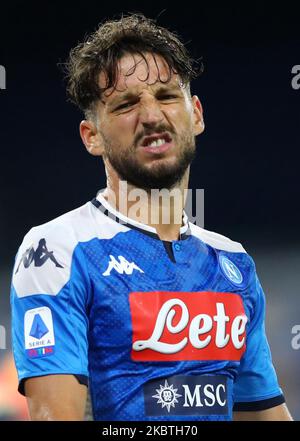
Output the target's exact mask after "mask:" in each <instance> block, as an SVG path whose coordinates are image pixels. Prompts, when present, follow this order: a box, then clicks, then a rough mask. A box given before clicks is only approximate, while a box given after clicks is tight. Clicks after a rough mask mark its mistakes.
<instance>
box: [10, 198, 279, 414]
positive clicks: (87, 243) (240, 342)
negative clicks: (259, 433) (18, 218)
mask: <svg viewBox="0 0 300 441" xmlns="http://www.w3.org/2000/svg"><path fill="white" fill-rule="evenodd" d="M11 306H12V339H13V352H14V357H15V362H16V367H17V370H18V376H19V382H20V391H21V392H22V393H24V392H23V391H24V380H25V379H26V378H30V377H36V376H44V375H51V374H69V375H75V376H76V378H77V379H78V381H80V382H82V383H85V384H88V386H89V388H90V392H91V398H92V406H93V414H94V418H95V419H96V420H119V421H125V420H152V421H153V420H154V421H155V420H165V421H167V420H189V421H193V420H231V419H232V411H233V410H263V409H267V408H270V407H273V406H276V405H279V404H281V403H283V402H284V397H283V395H282V391H281V389H280V387H279V385H278V382H277V378H276V373H275V370H274V367H273V365H272V360H271V354H270V349H269V346H268V342H267V338H266V335H265V327H264V316H265V297H264V293H263V290H262V288H261V285H260V283H259V280H258V277H257V275H256V271H255V265H254V262H253V260H252V258H251V257H250V256H249V255H248V254H247V253H246V252H245V250H244V248H243V247H242V245H241V244H239V243H237V242H233V241H231V240H230V239H228V238H226V237H224V236H222V235H219V234H216V233H213V232H209V231H207V230H204V229H202V228H200V227H198V226H196V225H194V224H191V223H190V222H189V221H188V219H187V216H186V214H185V213H184V217H183V225H182V227H181V229H180V239H179V240H176V241H172V242H167V241H162V240H160V239H159V237H158V235H157V233H156V230H155V228H153V227H150V226H148V225H143V224H140V223H138V222H136V221H133V220H131V219H129V218H127V217H125V216H124V215H122V214H121V213H119V212H116V211H115V210H114V209H113V208H112V207H111V206H110V205H109V204H108V202H107V201H106V200H105V199H104V197H103V196H102V195H101V193H99V194H98V195H97V197H96V198H95V199H93V201H91V202H88V203H86V204H85V205H83V206H81V207H79V208H77V209H75V210H73V211H71V212H69V213H66V214H64V215H62V216H60V217H58V218H56V219H54V220H52V221H51V222H48V223H46V224H43V225H40V226H38V227H34V228H32V229H31V230H30V231H29V233H28V234H27V235H26V236H25V238H24V240H23V243H22V244H21V246H20V248H19V251H18V253H17V256H16V260H15V266H14V269H13V277H12V287H11Z"/></svg>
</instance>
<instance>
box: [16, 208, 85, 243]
mask: <svg viewBox="0 0 300 441" xmlns="http://www.w3.org/2000/svg"><path fill="white" fill-rule="evenodd" d="M89 210H90V204H89V202H87V203H86V204H84V205H81V206H80V207H77V208H75V209H73V210H71V211H68V212H66V213H63V214H61V215H60V216H58V217H56V218H54V219H51V220H50V221H48V222H45V223H43V224H40V225H36V226H34V227H32V228H31V229H30V230H29V231H28V232H27V234H26V235H25V236H24V239H23V244H24V242H30V241H35V240H36V239H39V238H41V237H44V236H46V237H47V238H48V239H49V240H55V242H57V243H60V244H64V245H67V244H68V243H69V244H70V245H71V244H72V245H74V243H76V242H79V241H80V240H84V239H85V238H86V237H88V236H89V234H88V233H89V231H88V230H90V229H89V228H88V223H89V222H88V221H89V214H90V213H89Z"/></svg>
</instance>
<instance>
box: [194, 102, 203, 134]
mask: <svg viewBox="0 0 300 441" xmlns="http://www.w3.org/2000/svg"><path fill="white" fill-rule="evenodd" d="M192 104H193V122H194V135H195V136H197V135H200V134H201V133H202V132H203V131H204V121H203V109H202V104H201V102H200V100H199V98H198V97H197V96H196V95H194V96H193V97H192Z"/></svg>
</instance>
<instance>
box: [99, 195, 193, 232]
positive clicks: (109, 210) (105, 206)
mask: <svg viewBox="0 0 300 441" xmlns="http://www.w3.org/2000/svg"><path fill="white" fill-rule="evenodd" d="M102 193H103V191H99V192H98V193H97V196H96V197H95V198H94V199H93V200H92V201H91V202H92V204H93V205H94V206H95V207H96V208H98V209H101V211H102V212H103V213H104V214H105V215H106V216H108V217H109V218H112V219H113V220H114V221H116V222H118V223H121V224H123V225H125V226H127V227H129V228H133V229H135V230H139V231H140V232H142V233H145V234H148V235H150V236H152V237H154V238H155V239H159V236H158V234H157V232H156V228H154V227H151V226H150V225H147V224H142V223H140V222H137V221H136V220H134V219H131V218H129V217H127V216H124V214H122V213H120V212H119V211H117V210H116V209H115V208H113V207H112V206H111V205H110V204H109V203H108V202H107V200H106V199H105V198H104V196H103V195H102ZM190 234H191V230H190V226H189V221H188V217H187V214H186V212H185V211H184V210H183V213H182V226H181V227H180V230H179V240H184V239H186V238H187V237H188V236H189V235H190Z"/></svg>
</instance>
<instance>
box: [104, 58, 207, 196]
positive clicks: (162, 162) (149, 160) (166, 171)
mask: <svg viewBox="0 0 300 441" xmlns="http://www.w3.org/2000/svg"><path fill="white" fill-rule="evenodd" d="M144 56H145V57H146V59H147V61H148V66H149V68H148V66H147V64H146V62H145V60H144V59H143V58H142V57H141V56H140V55H138V54H127V55H125V56H124V57H123V58H121V60H120V61H119V65H118V77H117V83H116V86H115V87H114V88H113V89H108V90H107V91H106V92H105V93H104V95H103V97H102V100H101V102H100V103H99V105H98V113H97V118H98V128H99V132H100V135H101V139H102V144H103V149H104V152H103V158H104V161H107V160H108V161H109V162H110V164H111V166H112V167H113V168H114V170H115V171H116V172H117V174H118V176H119V178H120V179H122V180H126V181H127V182H128V183H129V184H132V185H134V186H136V187H139V188H144V189H145V190H150V189H152V188H157V189H161V188H172V187H174V186H175V185H176V183H177V182H180V181H181V179H182V177H183V175H184V173H185V171H186V170H187V168H188V166H189V165H190V163H191V162H192V160H193V158H194V156H195V135H196V134H198V133H200V131H202V130H200V131H199V129H198V131H197V128H195V120H196V119H197V115H198V117H199V118H200V117H201V106H200V105H199V104H198V107H197V104H196V102H197V101H196V100H197V99H196V97H194V98H193V99H192V98H191V97H190V95H189V92H188V90H187V89H186V88H185V87H184V86H183V85H182V83H181V80H180V77H179V76H178V75H177V74H174V73H172V74H171V76H170V72H169V68H168V65H167V64H166V62H165V61H164V59H163V58H162V57H161V56H159V55H153V54H149V53H145V54H144ZM99 81H100V83H99V84H100V87H105V85H106V77H105V75H104V74H100V79H99ZM198 103H199V101H198ZM199 106H200V107H199ZM197 112H198V114H197ZM199 115H200V116H199Z"/></svg>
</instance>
